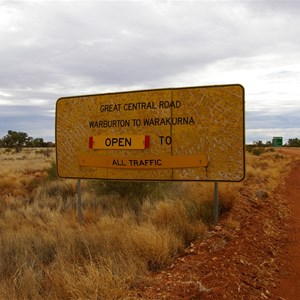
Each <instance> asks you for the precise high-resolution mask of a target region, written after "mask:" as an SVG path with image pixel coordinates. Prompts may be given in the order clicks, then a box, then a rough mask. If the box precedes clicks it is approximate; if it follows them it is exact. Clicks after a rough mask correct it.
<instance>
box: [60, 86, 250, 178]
mask: <svg viewBox="0 0 300 300" xmlns="http://www.w3.org/2000/svg"><path fill="white" fill-rule="evenodd" d="M244 111H245V106H244V88H243V87H242V86H241V85H220V86H204V87H188V88H168V89H157V90H144V91H133V92H120V93H109V94H98V95H88V96H75V97H64V98H60V99H58V100H57V103H56V125H55V130H56V150H57V152H56V153H57V170H58V175H59V176H60V177H65V178H99V179H115V180H186V181H188V180H198V181H241V180H243V178H244V176H245V153H244V151H245V150H244V148H245V147H244V144H245V128H244V127H245V126H244V124H245V120H244V118H245V112H244Z"/></svg>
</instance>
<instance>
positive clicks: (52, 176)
mask: <svg viewBox="0 0 300 300" xmlns="http://www.w3.org/2000/svg"><path fill="white" fill-rule="evenodd" d="M47 175H48V177H47V178H48V180H57V179H58V178H59V177H58V175H57V168H56V162H55V161H52V162H51V166H50V167H49V168H48V169H47Z"/></svg>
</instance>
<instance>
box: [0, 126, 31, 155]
mask: <svg viewBox="0 0 300 300" xmlns="http://www.w3.org/2000/svg"><path fill="white" fill-rule="evenodd" d="M28 139H29V137H28V134H27V133H25V132H17V131H13V130H8V132H7V135H6V136H5V137H3V139H2V143H1V144H2V146H3V147H5V148H15V149H16V151H17V152H20V151H21V150H22V148H23V147H24V146H25V144H26V142H27V140H28Z"/></svg>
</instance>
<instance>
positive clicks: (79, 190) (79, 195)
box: [77, 179, 83, 224]
mask: <svg viewBox="0 0 300 300" xmlns="http://www.w3.org/2000/svg"><path fill="white" fill-rule="evenodd" d="M77 196H78V201H77V212H78V223H79V224H82V220H83V216H82V202H81V180H80V179H78V180H77Z"/></svg>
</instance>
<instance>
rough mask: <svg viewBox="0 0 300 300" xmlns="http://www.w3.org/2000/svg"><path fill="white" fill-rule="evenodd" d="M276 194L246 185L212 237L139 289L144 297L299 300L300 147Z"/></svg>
mask: <svg viewBox="0 0 300 300" xmlns="http://www.w3.org/2000/svg"><path fill="white" fill-rule="evenodd" d="M280 151H281V152H282V153H284V155H291V156H293V157H294V161H293V163H292V165H291V171H290V173H289V174H288V176H287V177H286V178H285V180H284V181H283V182H282V184H280V186H279V187H278V188H277V190H276V192H275V193H274V194H273V196H271V197H270V196H269V197H268V198H266V199H259V198H258V197H257V194H256V191H257V189H259V188H261V187H262V186H263V182H257V185H256V187H255V189H253V188H250V187H249V188H248V187H247V185H245V186H244V187H242V188H241V189H240V191H239V192H240V193H239V194H240V195H239V198H238V200H237V203H236V204H235V205H234V207H233V209H232V210H231V211H230V213H229V214H228V215H226V216H223V217H222V218H221V220H220V223H219V225H218V226H216V227H214V228H212V229H211V230H210V232H209V237H208V238H207V239H205V240H204V241H202V242H201V241H197V242H195V243H193V244H191V245H190V247H189V248H187V249H186V251H185V253H184V254H183V255H181V256H180V257H178V258H177V259H176V261H175V262H174V264H172V266H170V268H168V269H167V270H164V271H161V272H158V273H155V274H152V276H151V278H150V279H149V283H148V285H147V286H145V287H142V288H140V289H139V290H137V291H136V293H137V298H140V299H157V300H158V299H167V300H177V299H186V300H187V299H189V300H192V299H204V300H205V299H245V300H251V299H253V300H254V299H277V300H297V299H300V222H299V219H300V217H299V215H300V199H299V194H300V149H282V150H280Z"/></svg>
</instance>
